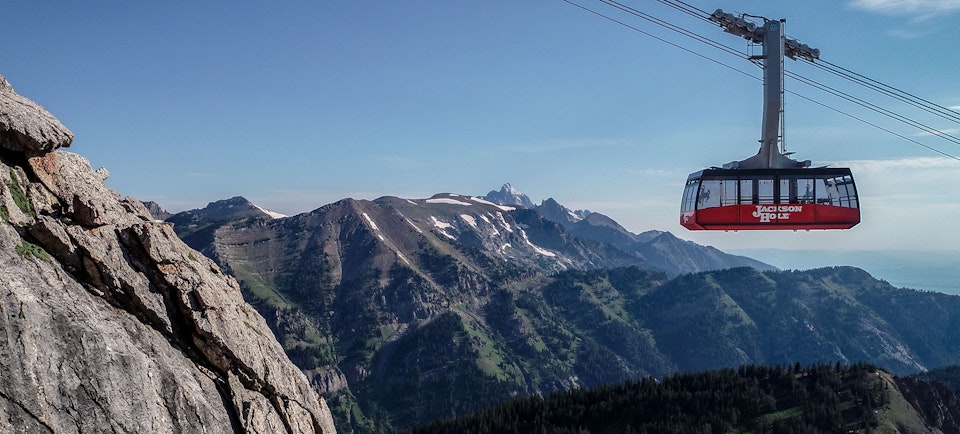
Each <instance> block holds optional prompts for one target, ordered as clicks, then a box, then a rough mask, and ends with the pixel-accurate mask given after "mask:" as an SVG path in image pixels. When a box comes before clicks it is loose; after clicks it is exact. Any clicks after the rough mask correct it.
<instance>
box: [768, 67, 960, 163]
mask: <svg viewBox="0 0 960 434" xmlns="http://www.w3.org/2000/svg"><path fill="white" fill-rule="evenodd" d="M785 73H786V75H787V76H788V77H791V78H794V79H796V80H797V81H799V82H801V83H803V84H806V85H808V86H811V87H815V88H817V89H820V90H821V91H824V92H826V93H829V94H831V95H833V96H836V97H838V98H842V99H845V100H847V101H849V102H852V103H854V104H856V105H859V106H861V107H864V108H866V109H869V110H872V111H874V112H877V113H880V114H882V115H884V116H886V117H889V118H891V119H894V120H896V121H899V122H902V123H904V124H907V125H910V126H911V127H914V128H917V129H919V130H922V131H924V132H926V133H929V134H931V135H934V136H937V137H940V138H942V139H944V140H947V141H949V142H953V143H955V144H957V145H960V138H958V137H956V136H953V135H951V134H949V133H946V132H944V131H941V130H938V129H935V128H932V127H929V126H927V125H924V124H922V123H920V122H917V121H915V120H913V119H910V118H908V117H906V116H903V115H901V114H898V113H895V112H893V111H890V110H887V109H885V108H883V107H880V106H878V105H876V104H873V103H871V102H869V101H866V100H863V99H861V98H857V97H855V96H853V95H850V94H849V93H846V92H843V91H840V90H837V89H835V88H832V87H830V86H827V85H825V84H822V83H818V82H816V81H814V80H811V79H809V78H806V77H804V76H802V75H800V74H797V73H794V72H790V71H785Z"/></svg>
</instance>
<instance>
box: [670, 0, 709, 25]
mask: <svg viewBox="0 0 960 434" xmlns="http://www.w3.org/2000/svg"><path fill="white" fill-rule="evenodd" d="M657 2H659V3H662V4H665V5H667V6H670V7H672V8H674V9H676V10H678V11H680V12H683V13H685V14H687V15H690V16H692V17H694V18H698V19H700V20H703V21H706V22H708V23H710V24H713V22H712V21H710V12H707V11H705V10H703V9H700V8H698V7H696V6H693V5H691V4H689V3H686V2H683V1H680V0H673V1H671V0H657Z"/></svg>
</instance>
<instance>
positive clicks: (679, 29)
mask: <svg viewBox="0 0 960 434" xmlns="http://www.w3.org/2000/svg"><path fill="white" fill-rule="evenodd" d="M597 1H598V2H600V3H603V4H606V5H608V6H613V7H615V8H617V9H619V10H621V11H623V12H626V13H628V14H630V15H633V16H635V17H638V18H641V19H644V20H647V21H649V22H651V23H654V24H656V25H658V26H660V27H663V28H665V29H668V30H671V31H674V32H677V33H679V34H681V35H683V36H686V37H688V38H691V39H693V40H695V41H698V42H701V43H704V44H707V45H709V46H711V47H713V48H716V49H718V50H721V51H725V52H727V53H728V54H732V55H734V56H737V57H740V58H742V59H746V58H747V56H746V55H744V54H743V53H741V52H740V51H739V50H737V49H736V48H732V47H729V46H727V45H724V44H721V43H719V42H717V41H714V40H712V39H710V38H707V37H706V36H701V35H699V34H697V33H695V32H692V31H690V30H687V29H684V28H683V27H680V26H677V25H674V24H671V23H669V22H667V21H665V20H661V19H660V18H657V17H654V16H653V15H650V14H648V13H645V12H641V11H639V10H637V9H634V8H632V7H630V6H627V5H625V4H623V3H620V2H617V1H615V0H597ZM708 21H709V20H708Z"/></svg>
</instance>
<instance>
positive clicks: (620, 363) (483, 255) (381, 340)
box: [167, 186, 960, 432]
mask: <svg viewBox="0 0 960 434" xmlns="http://www.w3.org/2000/svg"><path fill="white" fill-rule="evenodd" d="M503 191H506V192H507V193H511V192H512V193H513V194H512V196H514V197H515V196H517V194H516V193H517V192H516V190H515V189H512V188H511V187H510V186H504V188H503V189H501V192H503ZM513 200H516V202H514V201H513ZM516 203H525V204H526V206H525V205H517V204H516ZM505 204H509V205H505ZM530 204H532V201H530V200H529V198H526V201H524V199H523V197H520V198H516V197H515V198H514V199H510V198H504V196H503V195H501V196H494V195H492V194H491V195H487V196H486V197H475V196H469V195H459V194H452V193H442V194H437V195H434V196H432V197H430V198H426V199H403V198H397V197H382V198H379V199H376V200H373V201H366V200H353V199H344V200H341V201H338V202H335V203H332V204H329V205H326V206H323V207H321V208H318V209H316V210H314V211H311V212H307V213H303V214H300V215H296V216H291V217H286V218H279V219H278V218H273V217H271V216H269V215H268V214H266V213H265V212H264V211H262V210H261V209H260V208H259V207H256V206H255V205H253V204H251V203H249V202H248V201H246V200H245V199H243V198H241V197H236V198H232V199H228V200H226V201H218V202H213V203H211V204H210V205H209V206H208V207H206V208H204V209H198V210H191V211H187V212H182V213H178V214H176V215H174V216H172V217H170V218H168V219H167V221H168V222H172V223H174V229H175V230H176V231H177V233H178V234H180V236H181V237H182V238H183V239H184V240H185V242H187V243H188V244H189V245H191V246H192V247H193V248H195V249H197V250H199V251H201V252H203V253H204V254H206V255H208V256H210V257H211V258H213V259H214V260H215V261H216V262H217V263H218V264H219V265H220V266H221V267H223V268H224V269H225V270H226V271H227V272H228V273H231V274H232V275H234V276H235V277H236V278H237V279H238V280H239V281H240V283H241V287H242V289H243V291H244V295H245V298H246V299H247V300H248V302H250V303H251V304H252V305H254V306H255V307H256V308H257V309H258V310H259V311H260V312H261V314H262V315H263V316H264V317H265V318H266V319H267V322H268V324H270V326H271V328H272V329H273V331H274V333H275V334H276V335H277V337H278V339H279V340H280V342H281V343H282V344H283V345H284V348H286V350H287V354H288V356H289V357H290V358H291V360H293V361H294V363H296V364H297V365H298V366H300V368H301V369H303V370H304V371H305V372H306V373H307V375H308V377H309V378H310V379H311V382H312V384H313V385H314V387H315V388H316V389H317V390H318V391H320V392H321V394H322V395H323V396H324V397H325V398H327V400H328V402H329V403H330V405H331V409H332V411H333V414H334V418H335V420H336V421H337V424H338V425H337V426H338V429H339V430H341V431H344V432H346V431H351V430H356V431H369V430H374V429H379V430H389V429H393V428H402V427H409V426H412V425H415V424H419V423H423V422H426V421H430V420H434V419H437V418H442V417H452V416H456V415H461V414H464V413H466V412H469V411H472V410H475V409H478V408H481V407H485V406H488V405H492V404H495V403H498V402H501V401H503V400H505V399H507V398H510V397H513V396H522V395H529V394H535V393H546V392H550V391H555V390H565V389H569V388H571V387H577V386H591V385H597V384H603V383H609V382H616V381H623V380H626V379H632V378H639V377H643V376H647V375H650V376H657V377H658V376H663V375H666V374H669V373H672V372H677V371H681V372H686V371H696V370H704V369H716V368H723V367H735V366H740V365H743V364H748V363H756V364H766V363H794V362H802V363H815V362H832V361H843V362H857V361H867V362H870V363H875V364H877V365H878V366H881V367H883V368H884V369H888V370H890V371H891V372H895V373H910V372H915V371H918V370H922V369H926V368H932V367H938V366H944V365H949V364H954V363H958V362H960V347H958V345H960V340H958V339H957V336H956V332H954V330H958V326H960V298H958V297H953V296H947V295H944V294H939V293H931V292H922V291H912V290H904V289H896V288H893V287H892V286H890V285H889V284H887V283H886V282H883V281H879V280H877V279H874V278H873V277H872V276H870V275H869V274H867V273H865V272H863V271H862V270H859V269H855V268H849V267H839V268H825V269H819V270H809V271H804V272H796V271H791V272H783V271H778V270H776V269H774V268H773V267H771V266H769V265H767V264H763V263H761V262H758V261H754V260H752V259H749V258H745V257H741V256H734V255H728V254H725V253H723V252H720V251H719V250H716V249H713V248H710V247H705V246H700V245H697V244H695V243H691V242H689V241H684V240H680V239H678V238H677V237H675V236H673V235H672V234H670V233H669V232H659V231H650V232H644V233H641V234H633V233H630V232H629V231H627V230H626V229H624V228H623V227H622V226H620V225H619V224H617V223H616V222H615V221H613V220H612V219H610V218H608V217H606V216H603V215H602V214H598V213H588V212H583V211H581V212H576V211H570V210H568V209H566V208H565V207H563V206H562V205H560V204H558V203H556V201H552V200H546V201H543V202H542V203H541V205H539V206H537V205H534V206H533V207H529V205H530ZM223 210H229V212H226V213H224V212H223ZM546 210H552V211H546ZM545 214H548V215H551V216H552V218H547V217H546V215H545ZM557 216H566V217H569V219H567V218H562V219H561V218H557ZM574 217H576V218H574ZM557 220H561V221H557Z"/></svg>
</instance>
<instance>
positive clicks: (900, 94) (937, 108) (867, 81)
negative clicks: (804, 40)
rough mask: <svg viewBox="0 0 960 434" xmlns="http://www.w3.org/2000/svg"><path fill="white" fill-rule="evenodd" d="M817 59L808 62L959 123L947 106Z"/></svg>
mask: <svg viewBox="0 0 960 434" xmlns="http://www.w3.org/2000/svg"><path fill="white" fill-rule="evenodd" d="M819 60H820V62H810V63H811V64H813V65H814V66H816V67H817V68H820V69H822V70H824V71H826V72H829V73H831V74H834V75H836V76H838V77H841V78H844V79H847V80H850V81H852V82H854V83H857V84H859V85H861V86H864V87H866V88H869V89H872V90H874V91H877V92H880V93H882V94H884V95H886V96H889V97H891V98H893V99H896V100H898V101H900V102H903V103H906V104H909V105H911V106H913V107H916V108H918V109H920V110H923V111H925V112H927V113H930V114H932V115H935V116H938V117H940V118H943V119H946V120H948V121H951V122H954V123H957V124H960V113H957V112H956V111H954V110H951V109H949V108H947V107H944V106H941V105H939V104H936V103H934V102H930V101H927V100H925V99H923V98H920V97H918V96H916V95H912V94H910V93H908V92H905V91H902V90H900V89H897V88H895V87H893V86H889V85H886V84H883V83H881V82H879V81H876V80H873V79H871V78H868V77H865V76H863V75H860V74H858V73H856V72H853V71H850V70H849V69H846V68H843V67H841V66H837V65H834V64H833V63H830V62H827V61H825V60H823V59H819Z"/></svg>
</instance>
